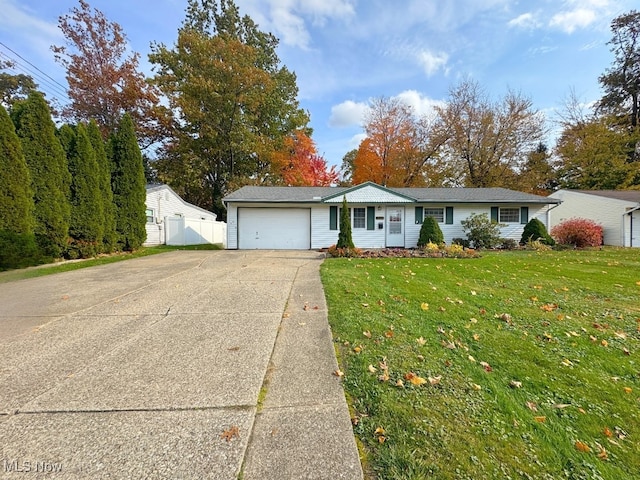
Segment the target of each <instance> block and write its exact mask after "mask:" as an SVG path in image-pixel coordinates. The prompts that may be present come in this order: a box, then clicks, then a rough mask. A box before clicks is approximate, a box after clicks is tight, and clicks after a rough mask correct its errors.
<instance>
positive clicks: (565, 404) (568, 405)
mask: <svg viewBox="0 0 640 480" xmlns="http://www.w3.org/2000/svg"><path fill="white" fill-rule="evenodd" d="M570 406H571V404H570V403H556V404H554V405H553V408H560V409H562V408H567V407H570Z"/></svg>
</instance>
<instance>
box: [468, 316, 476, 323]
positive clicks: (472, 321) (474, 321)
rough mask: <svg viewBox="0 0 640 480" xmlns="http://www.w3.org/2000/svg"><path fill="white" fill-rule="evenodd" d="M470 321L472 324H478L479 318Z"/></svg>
mask: <svg viewBox="0 0 640 480" xmlns="http://www.w3.org/2000/svg"><path fill="white" fill-rule="evenodd" d="M469 321H470V322H471V323H478V319H477V318H473V317H472V318H470V319H469Z"/></svg>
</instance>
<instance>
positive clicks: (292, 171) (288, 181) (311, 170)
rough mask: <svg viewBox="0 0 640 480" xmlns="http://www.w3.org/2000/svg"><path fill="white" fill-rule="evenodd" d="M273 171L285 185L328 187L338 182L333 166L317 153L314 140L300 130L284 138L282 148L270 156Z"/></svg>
mask: <svg viewBox="0 0 640 480" xmlns="http://www.w3.org/2000/svg"><path fill="white" fill-rule="evenodd" d="M272 167H273V173H274V176H275V177H276V178H281V179H282V182H283V183H284V184H285V185H291V186H313V187H328V186H331V185H334V184H336V183H338V180H339V175H338V172H336V169H335V167H331V168H329V167H328V166H327V161H326V160H325V159H324V158H322V157H321V156H320V155H318V152H317V150H316V145H315V143H314V141H313V140H312V139H311V138H310V137H309V136H308V135H307V134H306V133H305V132H304V131H302V130H297V131H296V132H294V133H293V134H292V135H290V136H288V137H287V138H285V140H284V148H283V149H282V150H280V151H277V152H275V153H274V155H273V157H272Z"/></svg>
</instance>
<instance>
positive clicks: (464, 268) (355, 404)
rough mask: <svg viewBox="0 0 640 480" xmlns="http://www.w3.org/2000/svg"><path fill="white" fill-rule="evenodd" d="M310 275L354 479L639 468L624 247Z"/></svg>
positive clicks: (381, 263) (589, 473) (633, 319)
mask: <svg viewBox="0 0 640 480" xmlns="http://www.w3.org/2000/svg"><path fill="white" fill-rule="evenodd" d="M322 278H323V283H324V288H325V292H326V295H327V302H328V306H329V321H330V324H331V328H332V331H333V335H334V340H335V342H336V347H337V351H338V357H339V362H340V368H341V369H342V370H343V371H344V373H345V376H344V387H345V391H346V394H347V400H348V402H349V405H350V408H351V411H352V416H353V422H354V431H355V434H356V436H357V438H358V440H359V444H361V446H362V448H363V449H364V452H363V453H364V454H363V456H364V457H365V461H364V464H365V465H364V467H365V472H366V475H367V477H368V478H379V479H392V478H393V479H421V478H438V479H473V480H480V479H496V478H518V479H520V478H531V479H564V478H567V479H616V480H619V479H636V478H639V475H640V377H639V374H640V365H639V364H638V355H640V331H639V328H640V301H639V299H640V252H639V251H638V250H635V249H634V250H632V249H627V250H624V249H606V250H603V251H565V252H556V251H553V252H542V253H535V252H499V253H483V256H482V258H478V259H465V260H458V259H418V258H415V259H352V260H349V259H338V258H336V259H328V260H327V261H325V262H324V264H323V266H322ZM422 304H425V305H424V308H423V305H422ZM427 304H428V309H426V308H427ZM503 314H506V315H503ZM363 332H366V333H367V335H365V334H363ZM369 333H370V337H369V336H368V335H369ZM421 337H422V340H421V341H417V340H418V339H420V338H421ZM481 362H483V363H481ZM484 362H486V363H484ZM370 365H371V366H372V367H373V368H375V369H376V371H375V372H371V371H370V369H369V366H370ZM385 365H386V368H387V370H388V377H389V379H388V380H386V379H385V378H382V379H380V378H379V377H380V376H381V375H383V374H384V370H385ZM487 365H488V366H487ZM488 370H490V371H488ZM409 373H413V374H415V375H416V376H418V377H421V378H424V379H425V380H427V382H426V383H425V384H422V385H414V384H412V383H411V382H410V381H409V380H408V379H407V378H410V375H407V374H409ZM437 377H441V379H440V381H439V383H435V382H437ZM429 378H431V379H433V381H434V383H435V384H434V385H432V384H431V382H430V381H429ZM398 381H402V383H403V384H404V386H398V383H399V382H398ZM511 382H520V384H521V387H519V388H518V385H520V384H514V386H510V383H511ZM378 428H380V429H381V430H378V431H377V433H376V429H378ZM381 437H384V438H381ZM383 440H384V441H383ZM577 442H580V443H577Z"/></svg>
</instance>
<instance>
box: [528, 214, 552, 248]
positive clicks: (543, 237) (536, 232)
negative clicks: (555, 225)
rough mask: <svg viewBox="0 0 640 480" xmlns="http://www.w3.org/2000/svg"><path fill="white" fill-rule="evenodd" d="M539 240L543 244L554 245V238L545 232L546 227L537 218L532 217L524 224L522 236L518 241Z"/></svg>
mask: <svg viewBox="0 0 640 480" xmlns="http://www.w3.org/2000/svg"><path fill="white" fill-rule="evenodd" d="M536 240H539V241H540V242H541V243H544V244H545V245H555V243H556V242H555V240H554V239H553V238H551V235H549V233H548V232H547V227H545V226H544V223H542V222H541V221H540V220H538V219H537V218H532V219H531V220H529V222H528V223H527V224H526V225H525V226H524V229H523V230H522V238H521V239H520V243H522V244H526V243H527V242H530V241H531V242H534V241H536Z"/></svg>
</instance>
